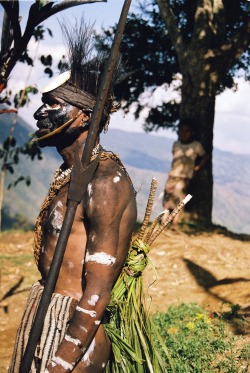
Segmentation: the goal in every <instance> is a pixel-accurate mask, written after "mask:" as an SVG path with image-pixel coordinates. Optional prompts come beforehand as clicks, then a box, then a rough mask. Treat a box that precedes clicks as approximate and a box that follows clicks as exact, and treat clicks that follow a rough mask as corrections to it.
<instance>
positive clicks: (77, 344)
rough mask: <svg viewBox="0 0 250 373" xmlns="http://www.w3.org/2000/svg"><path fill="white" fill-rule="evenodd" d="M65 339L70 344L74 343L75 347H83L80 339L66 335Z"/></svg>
mask: <svg viewBox="0 0 250 373" xmlns="http://www.w3.org/2000/svg"><path fill="white" fill-rule="evenodd" d="M65 339H66V341H68V342H72V343H74V345H76V346H80V345H81V341H80V340H79V339H76V338H72V337H71V336H70V335H68V334H66V335H65Z"/></svg>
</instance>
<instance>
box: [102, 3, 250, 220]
mask: <svg viewBox="0 0 250 373" xmlns="http://www.w3.org/2000/svg"><path fill="white" fill-rule="evenodd" d="M249 15H250V13H249V2H247V1H245V0H216V1H214V0H179V1H174V0H151V1H144V3H143V4H140V6H139V12H137V13H136V14H135V13H134V14H130V16H129V19H128V22H127V27H126V30H125V34H124V38H123V45H122V53H123V56H124V60H125V61H126V65H127V68H128V69H129V70H130V71H131V74H130V75H129V76H128V79H127V80H126V81H124V82H122V83H121V84H120V86H119V89H118V90H117V92H116V94H117V97H118V99H123V100H124V104H123V109H124V110H125V111H128V110H130V109H131V108H133V109H134V110H135V111H134V113H135V116H136V117H138V116H139V115H140V113H141V112H142V111H144V112H145V106H147V107H148V110H147V117H146V119H145V124H144V126H145V130H146V131H152V130H157V129H158V128H160V127H163V128H164V127H165V128H170V127H172V128H175V126H176V124H177V120H178V119H179V118H184V117H190V118H191V119H193V121H194V122H195V123H196V124H197V137H198V139H199V140H200V141H201V142H202V143H203V145H204V147H205V150H206V152H207V153H208V154H211V160H210V161H209V162H208V163H207V165H206V167H205V169H204V170H203V171H202V172H201V173H200V174H199V175H197V177H196V179H195V182H194V185H193V194H194V196H195V198H194V199H193V200H194V201H193V204H192V206H193V208H192V209H193V216H192V217H193V218H194V219H199V220H200V221H202V222H204V223H207V224H211V222H212V218H211V215H212V197H213V194H212V193H213V175H212V151H213V126H214V113H215V99H216V95H218V94H219V93H221V92H222V91H223V90H224V89H225V88H226V87H228V88H235V89H236V88H237V87H236V83H235V80H234V79H235V77H239V76H242V77H244V78H245V79H246V80H249V79H250V68H249V62H250V43H249V41H250V17H249ZM113 33H114V29H109V30H106V31H105V35H106V39H105V40H104V41H103V40H102V39H101V37H98V39H97V40H98V45H99V47H102V48H106V46H107V39H108V40H109V38H110V37H112V35H113ZM176 77H179V79H180V81H181V84H179V85H177V88H176V90H178V91H179V93H180V97H181V100H179V101H180V102H178V100H177V101H176V100H174V99H170V100H167V99H166V100H165V101H163V102H161V103H160V104H157V105H156V106H154V107H152V106H151V107H149V106H150V104H149V103H147V102H146V104H145V99H142V98H143V94H144V93H145V92H148V93H150V94H151V95H152V94H153V93H155V92H156V90H157V88H159V87H161V88H162V90H165V91H166V93H167V91H168V89H169V87H170V86H171V83H173V82H174V81H176ZM190 206H191V204H190Z"/></svg>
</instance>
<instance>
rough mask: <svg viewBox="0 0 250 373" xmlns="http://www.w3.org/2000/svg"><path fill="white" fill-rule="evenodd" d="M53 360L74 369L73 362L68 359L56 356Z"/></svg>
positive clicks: (65, 367)
mask: <svg viewBox="0 0 250 373" xmlns="http://www.w3.org/2000/svg"><path fill="white" fill-rule="evenodd" d="M52 361H53V362H54V363H56V364H58V365H61V366H62V367H63V368H64V369H70V370H73V369H74V365H73V364H70V363H68V362H67V361H65V360H63V359H61V358H60V357H59V356H54V357H53V359H52Z"/></svg>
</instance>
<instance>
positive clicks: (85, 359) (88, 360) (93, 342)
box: [82, 338, 95, 365]
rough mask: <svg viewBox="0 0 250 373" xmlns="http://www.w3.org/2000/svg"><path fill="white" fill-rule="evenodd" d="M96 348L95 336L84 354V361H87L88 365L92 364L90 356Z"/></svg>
mask: <svg viewBox="0 0 250 373" xmlns="http://www.w3.org/2000/svg"><path fill="white" fill-rule="evenodd" d="M94 349H95V338H94V339H93V341H92V342H91V344H90V346H89V348H88V350H87V351H86V353H85V354H84V356H83V358H82V361H84V362H85V363H86V365H90V364H91V360H90V356H91V355H92V354H93V352H94Z"/></svg>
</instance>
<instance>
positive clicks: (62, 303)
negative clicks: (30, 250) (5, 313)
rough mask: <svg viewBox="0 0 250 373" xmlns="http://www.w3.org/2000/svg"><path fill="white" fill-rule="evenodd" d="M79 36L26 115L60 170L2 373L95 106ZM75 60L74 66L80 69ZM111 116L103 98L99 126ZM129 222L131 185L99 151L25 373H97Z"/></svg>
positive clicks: (91, 68) (95, 66) (45, 262)
mask: <svg viewBox="0 0 250 373" xmlns="http://www.w3.org/2000/svg"><path fill="white" fill-rule="evenodd" d="M85 31H86V30H85ZM82 34H83V33H80V32H78V35H82ZM86 35H87V36H86ZM80 37H81V38H82V39H81V40H79V39H77V38H75V39H74V42H72V43H71V48H72V50H71V58H72V60H71V73H70V74H69V73H68V72H66V73H64V74H62V75H61V76H60V77H59V78H58V79H56V81H54V82H53V83H52V85H50V86H49V87H47V89H45V90H44V91H43V96H42V101H43V105H42V106H41V107H40V108H39V109H38V110H37V111H36V112H35V114H34V118H35V119H36V120H37V127H38V128H39V129H38V131H37V132H36V136H37V139H38V143H39V145H40V146H41V147H45V146H55V147H56V149H57V151H58V152H59V154H60V155H61V156H62V159H63V164H62V166H61V168H60V170H59V171H58V172H57V173H56V175H55V178H54V181H53V183H52V185H51V188H50V191H49V193H48V196H47V197H46V199H45V201H44V203H43V205H42V208H41V212H40V215H39V217H38V220H37V223H36V228H35V233H36V234H35V245H34V246H35V258H36V261H37V263H38V268H39V270H40V273H41V280H40V281H39V282H38V283H36V284H35V285H34V286H33V287H32V289H31V293H30V297H29V299H28V303H27V306H26V310H25V313H24V316H23V319H22V321H21V325H20V327H19V331H18V334H17V342H16V346H15V349H14V354H13V358H12V362H11V366H10V370H9V371H10V372H18V371H19V365H20V360H21V358H22V355H23V353H24V350H25V345H26V343H27V339H28V334H29V331H30V328H31V324H32V320H33V319H34V316H35V311H36V309H37V306H38V302H39V299H40V298H41V294H42V291H43V286H44V284H45V283H46V280H47V278H48V272H49V269H50V265H51V261H52V258H53V255H54V251H55V247H56V243H57V240H58V235H59V234H60V230H61V226H62V222H63V218H64V215H65V211H66V203H67V195H68V182H69V179H70V172H71V168H72V165H73V162H74V153H75V151H77V152H78V153H79V156H80V157H81V156H82V152H83V149H84V146H85V141H86V138H87V135H88V129H89V123H90V119H91V113H92V110H93V107H94V105H95V98H96V93H97V88H98V84H99V75H100V71H99V70H100V66H101V64H100V61H98V57H96V58H94V59H91V60H89V61H88V60H87V58H86V55H87V53H86V48H85V47H84V46H86V44H87V42H88V47H87V49H89V40H87V39H86V38H87V37H88V38H89V32H85V36H80ZM84 38H85V39H84ZM71 41H72V40H71ZM84 48H85V50H84ZM81 54H82V55H81ZM72 56H73V57H72ZM76 57H77V58H76ZM77 60H78V62H79V61H81V66H80V65H79V63H77ZM82 61H84V65H82ZM111 111H112V100H111V95H110V94H109V98H108V100H107V102H106V105H105V110H104V115H103V120H102V123H101V126H102V127H103V126H105V125H106V122H107V121H108V119H109V114H110V112H111ZM65 123H66V124H65ZM64 125H65V126H64ZM62 126H64V128H63V129H62V130H61V131H60V129H61V128H62ZM58 130H59V132H58ZM98 144H99V141H97V143H96V147H95V149H94V151H93V157H95V156H96V154H98V152H99V145H98ZM135 221H136V201H135V194H134V189H133V186H132V184H131V181H130V179H129V177H128V175H127V173H126V171H125V169H124V167H123V166H122V164H121V163H120V161H119V160H118V158H117V157H116V156H115V155H113V153H106V152H104V154H103V155H102V156H101V160H100V162H99V164H98V167H97V170H96V171H95V173H94V175H93V178H92V180H91V182H90V183H89V184H88V188H87V190H86V192H85V193H84V197H83V200H82V201H81V203H80V204H79V205H78V207H77V210H76V215H75V218H74V222H73V226H72V230H71V233H70V236H69V240H68V244H67V247H66V251H65V255H64V258H63V262H62V266H61V269H60V272H59V276H58V280H57V283H56V286H55V290H54V294H53V296H52V299H51V302H50V306H49V309H48V311H47V315H46V318H45V322H44V327H43V331H42V336H41V339H40V341H39V343H38V345H37V348H36V352H35V357H34V360H33V363H32V369H31V371H32V372H50V373H52V372H53V373H57V372H72V371H73V372H86V373H88V372H92V373H93V372H94V373H98V372H103V371H104V370H105V367H106V364H107V362H108V360H109V356H110V344H109V340H108V338H107V336H106V334H105V331H104V328H103V325H102V323H104V322H107V321H106V318H105V309H106V307H107V305H108V304H109V300H110V296H111V290H112V287H113V285H114V283H115V281H116V279H117V278H118V276H119V274H120V272H121V270H122V267H123V265H124V262H125V259H126V256H127V253H128V248H129V244H130V239H131V235H132V231H133V227H134V224H135Z"/></svg>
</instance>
